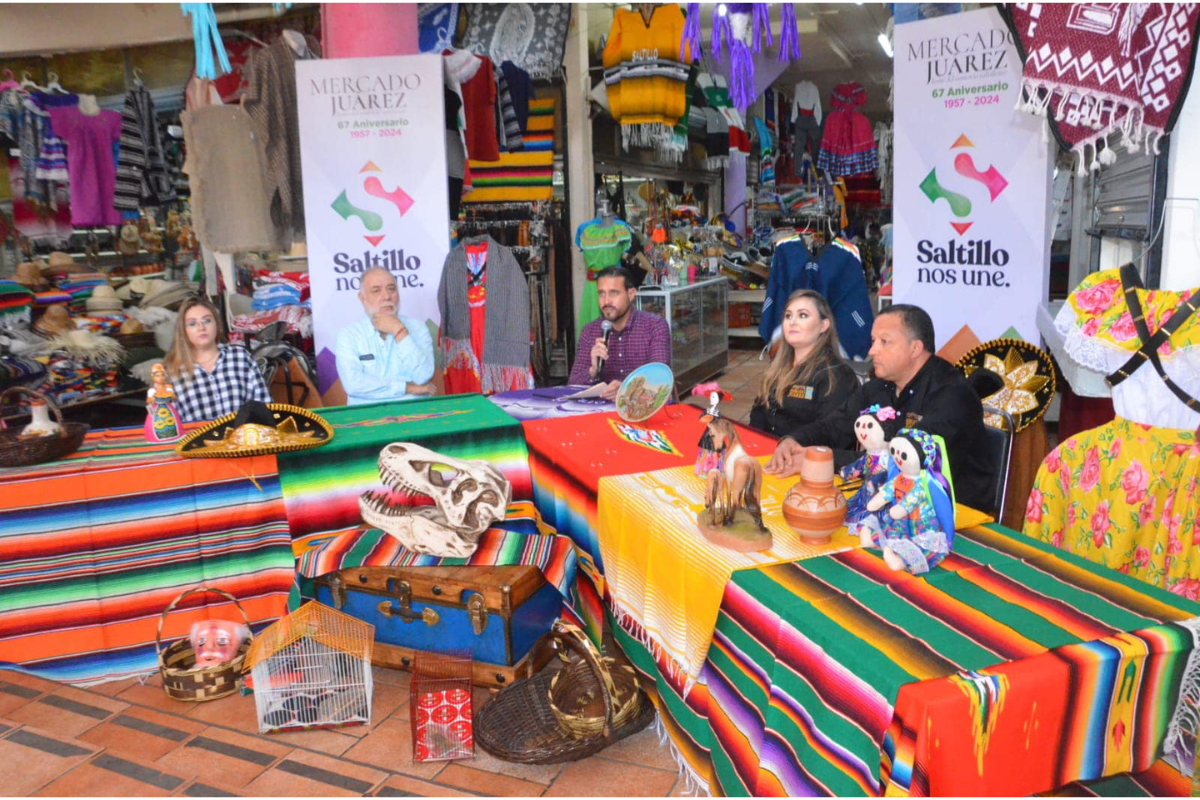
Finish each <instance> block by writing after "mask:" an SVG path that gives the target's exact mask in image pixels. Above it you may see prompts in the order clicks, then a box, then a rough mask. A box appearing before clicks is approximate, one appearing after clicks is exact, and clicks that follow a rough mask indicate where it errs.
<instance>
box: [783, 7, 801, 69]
mask: <svg viewBox="0 0 1200 800" xmlns="http://www.w3.org/2000/svg"><path fill="white" fill-rule="evenodd" d="M779 10H780V15H781V16H782V17H783V20H782V23H781V24H780V26H779V61H789V60H790V61H796V60H799V58H800V34H799V32H798V31H797V30H796V10H795V9H794V8H793V7H792V4H791V3H780V4H779Z"/></svg>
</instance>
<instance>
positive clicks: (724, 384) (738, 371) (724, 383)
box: [684, 340, 767, 422]
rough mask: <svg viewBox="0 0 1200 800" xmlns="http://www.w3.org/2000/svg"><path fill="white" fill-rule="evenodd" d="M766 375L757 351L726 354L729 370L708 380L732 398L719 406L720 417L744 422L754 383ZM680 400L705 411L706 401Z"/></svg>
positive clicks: (698, 398)
mask: <svg viewBox="0 0 1200 800" xmlns="http://www.w3.org/2000/svg"><path fill="white" fill-rule="evenodd" d="M755 341H757V340H755ZM766 371H767V362H766V361H759V360H758V349H754V350H730V351H729V366H728V367H726V368H725V371H724V372H723V373H721V374H720V375H718V376H717V377H715V378H713V379H712V380H715V381H716V382H717V383H719V384H721V388H722V389H723V390H725V391H726V392H729V393H730V394H731V395H733V399H732V400H724V401H722V402H721V414H723V415H724V416H726V417H729V418H730V419H732V420H735V421H737V422H746V421H748V420H749V419H750V407H751V406H753V405H754V395H756V394H758V382H759V381H760V380H762V376H763V373H764V372H766ZM684 400H685V402H688V403H691V404H692V405H695V406H703V407H704V408H707V407H708V397H687V398H684Z"/></svg>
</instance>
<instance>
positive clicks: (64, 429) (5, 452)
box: [0, 386, 90, 467]
mask: <svg viewBox="0 0 1200 800" xmlns="http://www.w3.org/2000/svg"><path fill="white" fill-rule="evenodd" d="M19 394H27V395H29V396H30V397H36V398H37V399H38V400H42V401H44V402H45V403H46V405H47V406H49V408H50V413H52V414H53V415H54V419H55V421H56V422H57V423H58V424H59V429H58V433H57V434H52V435H50V436H21V433H20V430H19V429H12V428H9V429H7V430H0V467H28V466H32V465H34V464H43V463H45V462H47V461H54V460H55V459H57V458H62V457H63V456H68V455H70V454H71V453H74V452H75V451H76V450H78V449H79V446H80V445H81V444H83V438H84V437H85V436H87V432H88V431H89V430H90V427H89V426H88V425H85V424H84V423H82V422H64V421H63V416H62V412H61V411H59V410H58V406H57V405H55V403H54V401H53V400H51V399H50V398H49V397H47V396H46V395H44V394H42V393H41V392H36V391H34V390H33V389H27V388H25V387H24V386H13V387H12V388H10V389H6V390H5V391H4V393H3V394H0V406H3V405H4V404H5V401H6V400H7V399H8V398H9V397H10V396H15V395H19Z"/></svg>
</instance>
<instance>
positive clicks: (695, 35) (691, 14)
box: [679, 3, 703, 64]
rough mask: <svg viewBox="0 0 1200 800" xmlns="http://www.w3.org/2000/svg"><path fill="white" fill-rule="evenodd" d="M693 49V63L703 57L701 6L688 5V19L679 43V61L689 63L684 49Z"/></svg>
mask: <svg viewBox="0 0 1200 800" xmlns="http://www.w3.org/2000/svg"><path fill="white" fill-rule="evenodd" d="M688 47H690V48H691V54H692V61H698V60H699V59H700V56H701V55H703V50H702V48H701V45H700V4H699V3H688V7H687V19H686V20H685V21H684V23H683V39H682V40H681V41H680V42H679V60H680V61H682V62H683V63H685V64H686V63H688V60H687V59H686V58H684V49H685V48H688Z"/></svg>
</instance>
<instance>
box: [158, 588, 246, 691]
mask: <svg viewBox="0 0 1200 800" xmlns="http://www.w3.org/2000/svg"><path fill="white" fill-rule="evenodd" d="M205 592H211V593H213V594H219V595H221V596H222V597H225V598H227V599H229V600H232V601H233V604H234V605H235V606H237V609H238V611H240V612H242V619H244V620H245V621H246V627H247V628H248V627H250V618H249V617H248V616H246V609H244V608H242V604H241V603H239V602H238V601H237V598H236V597H234V596H233V595H231V594H229V592H225V591H222V590H220V589H214V588H212V587H210V586H197V587H196V588H194V589H188V590H187V591H186V592H184V593H183V594H181V595H179V596H178V597H176V598H175V599H174V600H172V601H171V602H170V604H169V605H168V606H167V607H166V608H165V609H163V612H162V616H160V617H159V618H158V633H157V634H155V637H154V641H155V644H156V647H157V650H158V671H159V673H160V674H161V675H162V682H163V691H164V692H166V694H167V697H170V698H173V699H175V700H182V701H184V702H186V703H200V702H204V701H205V700H218V699H220V698H222V697H226V696H228V695H231V694H233V693H234V692H236V691H237V690H238V686H239V685H240V684H241V680H242V665H243V664H244V663H245V661H246V652H247V651H248V650H249V649H250V641H249V640H247V641H246V642H243V643H242V646H241V648H239V649H238V653H237V655H236V656H234V657H233V660H232V661H226V662H225V663H224V664H214V665H212V666H208V667H197V666H196V652H195V651H194V650H193V649H192V643H191V641H190V640H189V639H188V637H186V636H185V637H184V638H182V639H179V640H178V641H175V642H172V643H171V644H170V645H168V646H167V649H166V650H163V646H162V629H163V623H164V622H166V620H167V614H170V613H171V612H172V611H174V610H175V607H176V606H178V605H179V604H180V603H182V602H183V601H184V600H185V599H187V598H188V597H191V596H192V595H194V594H203V593H205Z"/></svg>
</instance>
